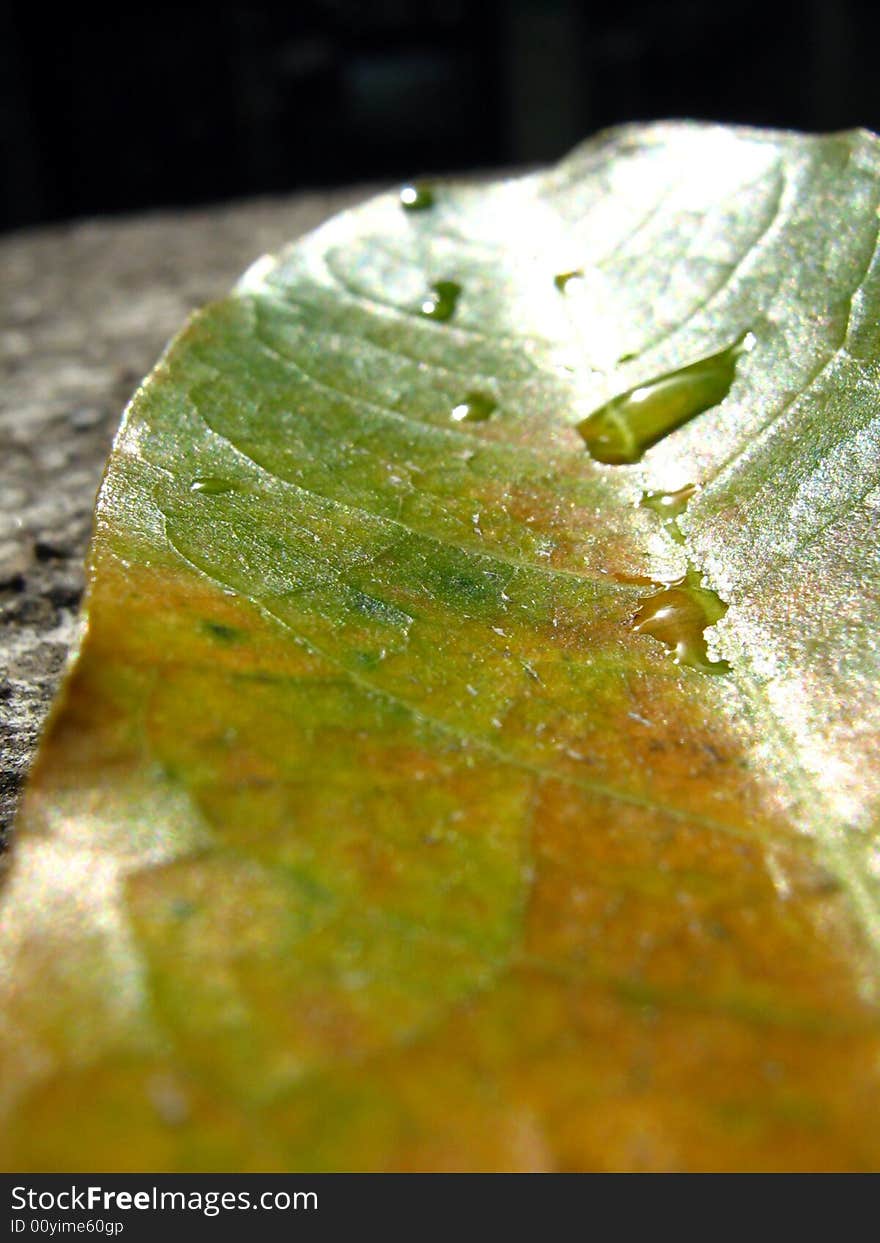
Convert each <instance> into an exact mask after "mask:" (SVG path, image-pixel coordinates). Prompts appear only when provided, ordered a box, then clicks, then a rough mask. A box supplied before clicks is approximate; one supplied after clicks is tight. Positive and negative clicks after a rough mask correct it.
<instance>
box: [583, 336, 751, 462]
mask: <svg viewBox="0 0 880 1243" xmlns="http://www.w3.org/2000/svg"><path fill="white" fill-rule="evenodd" d="M754 342H755V338H754V336H753V334H752V333H750V332H747V333H744V334H743V335H742V336H741V337H739V338H737V340H736V341H735V342H734V343H733V345H731V346H728V348H727V349H725V350H721V351H720V353H718V354H712V355H711V356H710V357H709V358H701V359H700V360H699V361H698V362H695V363H691V364H690V365H689V366H687V367H681V368H680V369H679V370H678V371H669V372H667V373H666V374H665V375H661V376H658V377H657V378H656V379H655V380H649V381H648V382H647V383H645V384H639V385H637V386H636V387H635V388H631V389H628V390H627V392H625V393H621V394H620V395H619V396H617V397H612V399H611V401H609V402H606V404H605V405H604V406H601V407H600V408H599V409H598V410H596V411H594V412H593V413H592V414H591V415H588V417H587V418H585V419H583V420H582V421H581V422H580V423H578V425H577V429H578V431H579V432H580V434H581V436H582V437H583V440H584V443H585V444H586V446H587V449H588V451H589V453H590V455H591V456H592V457H594V458H595V459H596V461H597V462H606V463H608V464H609V465H615V466H616V465H622V464H628V463H631V462H638V461H639V459H640V458H641V456H642V454H643V453H644V452H645V450H646V449H649V448H650V447H651V445H654V444H656V443H657V441H658V440H662V439H663V437H664V436H666V435H668V434H669V432H673V431H675V429H676V428H678V427H681V426H682V424H684V423H687V422H688V421H689V420H690V419H692V418H694V417H695V416H696V415H698V414H702V413H703V411H705V410H710V409H711V408H712V407H713V406H717V405H718V404H719V402H721V401H723V400H724V398H725V397H726V396H727V394H728V393H729V392H730V387H731V385H732V384H733V381H734V377H735V375H736V364H737V359H738V358H739V357H740V356H741V355H742V354H744V353H748V351H749V350H751V349H752V347H753V345H754Z"/></svg>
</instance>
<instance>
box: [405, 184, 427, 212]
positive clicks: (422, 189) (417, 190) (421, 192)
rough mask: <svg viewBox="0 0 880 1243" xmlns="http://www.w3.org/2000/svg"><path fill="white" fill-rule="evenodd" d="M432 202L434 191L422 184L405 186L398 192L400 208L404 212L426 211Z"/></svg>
mask: <svg viewBox="0 0 880 1243" xmlns="http://www.w3.org/2000/svg"><path fill="white" fill-rule="evenodd" d="M434 202H435V200H434V191H433V190H432V189H431V187H430V186H426V185H424V184H419V183H417V184H415V185H407V186H404V187H403V189H402V190H401V191H400V206H401V207H402V208H403V210H404V211H427V210H428V209H429V208H431V207H433V206H434Z"/></svg>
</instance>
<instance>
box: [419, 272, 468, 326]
mask: <svg viewBox="0 0 880 1243" xmlns="http://www.w3.org/2000/svg"><path fill="white" fill-rule="evenodd" d="M460 295H461V285H459V284H458V282H457V281H437V282H436V283H435V284H433V285H432V286H431V292H430V294H429V295H428V297H427V298H425V300H424V302H423V303H422V305H421V307H420V308H419V310H420V311H421V313H422V315H424V316H426V317H427V318H428V319H436V320H439V321H440V322H441V323H445V321H446V320H447V319H451V318H452V316H453V315H454V314H455V308H456V306H457V305H458V299H459V296H460Z"/></svg>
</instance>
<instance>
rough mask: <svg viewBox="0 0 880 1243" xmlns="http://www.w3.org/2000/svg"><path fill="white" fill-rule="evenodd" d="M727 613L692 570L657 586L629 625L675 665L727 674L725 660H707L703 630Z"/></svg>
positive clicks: (716, 597) (717, 596)
mask: <svg viewBox="0 0 880 1243" xmlns="http://www.w3.org/2000/svg"><path fill="white" fill-rule="evenodd" d="M726 612H727V605H726V604H725V603H724V601H723V600H722V599H721V597H720V596H719V595H718V593H717V592H716V591H712V590H711V588H709V587H704V586H703V578H702V575H701V574H700V573H699V572H698V571H697V570H695V569H694V568H693V567H692V566H691V567H688V571H687V573H686V574H685V576H684V578H680V579H678V580H677V581H676V582H674V583H666V584H664V585H662V586H658V589H657V591H655V592H654V594H653V595H650V596H646V597H645V599H644V600H643V601H642V604H641V607H640V608H639V610H638V612H637V613H636V615H635V617H634V618H633V621H632V626H633V630H635V631H636V633H637V634H647V635H650V636H651V638H652V639H658V640H659V641H660V642H661V643H663V644H664V645H665V646H666V647H668V648H669V650H670V651H671V652H672V654H673V659H674V660H675V663H676V664H677V665H688V666H689V667H690V668H692V669H699V670H700V672H701V673H729V672H730V665H729V664H728V663H727V661H726V660H710V659H709V653H708V646H707V644H706V639H705V633H704V632H705V630H706V628H707V627H708V626H712V625H714V624H715V622H717V621H720V619H721V618H722V617H723V616H724V614H725V613H726Z"/></svg>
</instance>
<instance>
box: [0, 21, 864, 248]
mask: <svg viewBox="0 0 880 1243" xmlns="http://www.w3.org/2000/svg"><path fill="white" fill-rule="evenodd" d="M878 46H880V4H876V3H874V4H869V3H858V2H856V0H824V2H820V0H802V2H801V3H792V4H776V3H772V2H770V0H764V2H763V3H762V2H761V0H758V2H755V3H751V2H748V0H747V2H744V3H736V2H734V3H725V2H724V0H719V2H716V3H699V2H697V0H667V2H664V0H653V2H649V0H641V2H639V0H619V2H618V3H601V4H600V3H595V4H593V3H589V2H588V0H581V2H575V0H485V2H483V3H481V2H480V0H372V2H369V0H363V2H361V3H358V2H357V0H299V2H297V0H288V3H281V2H275V3H272V2H267V0H263V2H257V3H251V4H245V3H242V2H241V0H214V3H211V4H186V3H177V4H172V3H167V2H165V0H152V2H151V3H143V2H139V0H129V2H126V0H119V3H118V4H117V5H115V6H114V7H112V8H111V7H109V6H108V7H104V6H102V7H100V8H98V7H94V8H90V6H89V5H88V4H80V5H77V4H71V5H69V6H65V5H62V6H55V5H52V6H44V5H40V4H37V3H35V2H31V3H21V2H19V0H16V2H15V3H12V4H8V3H7V4H6V7H5V8H2V9H0V161H2V165H0V191H2V195H0V198H2V205H0V229H10V228H15V227H19V226H22V225H27V224H34V223H37V222H41V221H47V220H57V219H66V218H69V217H72V216H82V215H90V214H97V213H106V212H122V211H133V210H141V209H145V208H150V207H157V206H174V205H183V204H194V203H207V202H212V201H216V200H220V199H228V198H239V197H244V196H247V195H252V194H264V193H275V192H284V191H292V190H296V189H301V188H306V187H316V186H321V187H328V186H334V185H343V184H348V183H353V182H356V181H358V180H367V179H369V180H377V179H378V180H382V179H386V180H392V179H398V178H405V177H407V176H412V175H415V174H417V173H420V172H431V171H444V170H455V171H465V170H467V169H472V168H498V167H503V166H512V165H517V164H528V163H534V162H539V161H545V160H551V159H554V158H556V157H558V156H560V155H562V154H563V153H564V152H565V151H566V150H567V149H568V148H570V147H571V146H573V145H574V144H575V143H576V142H578V141H579V140H580V139H581V138H584V137H586V136H587V135H589V134H591V133H593V132H595V131H596V130H597V129H601V128H602V127H604V126H607V125H612V124H615V123H617V122H620V121H628V120H647V119H650V118H655V117H681V116H687V117H697V118H708V119H715V120H722V121H737V122H743V123H749V124H757V125H775V126H791V127H796V128H802V129H811V130H832V129H838V128H844V127H848V126H853V125H865V126H867V127H869V128H874V129H880V78H878V75H877V70H876V59H875V58H876V51H877V48H878Z"/></svg>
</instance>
